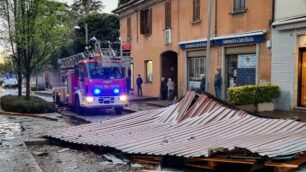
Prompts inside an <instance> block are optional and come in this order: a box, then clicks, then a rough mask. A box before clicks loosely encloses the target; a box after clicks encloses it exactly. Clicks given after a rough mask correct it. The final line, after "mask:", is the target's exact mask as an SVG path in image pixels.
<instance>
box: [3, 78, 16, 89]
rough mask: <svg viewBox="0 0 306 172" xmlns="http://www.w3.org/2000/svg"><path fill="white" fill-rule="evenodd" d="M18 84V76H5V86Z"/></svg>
mask: <svg viewBox="0 0 306 172" xmlns="http://www.w3.org/2000/svg"><path fill="white" fill-rule="evenodd" d="M17 85H18V82H17V79H16V78H13V77H12V78H5V79H4V80H3V83H2V87H3V88H16V87H17Z"/></svg>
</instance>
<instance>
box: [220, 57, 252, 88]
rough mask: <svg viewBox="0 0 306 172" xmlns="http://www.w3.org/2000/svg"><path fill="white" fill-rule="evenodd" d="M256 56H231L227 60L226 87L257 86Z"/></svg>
mask: <svg viewBox="0 0 306 172" xmlns="http://www.w3.org/2000/svg"><path fill="white" fill-rule="evenodd" d="M256 64H257V57H256V54H243V55H229V56H227V58H226V71H225V79H226V80H225V81H226V82H225V84H226V85H225V86H226V88H228V87H234V86H243V85H254V84H256Z"/></svg>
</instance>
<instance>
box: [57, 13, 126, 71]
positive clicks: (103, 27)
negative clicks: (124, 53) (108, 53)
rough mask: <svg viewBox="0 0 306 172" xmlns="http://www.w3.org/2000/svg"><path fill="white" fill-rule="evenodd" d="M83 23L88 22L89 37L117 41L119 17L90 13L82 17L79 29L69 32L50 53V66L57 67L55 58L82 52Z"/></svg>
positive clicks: (83, 44)
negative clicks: (59, 46) (55, 49)
mask: <svg viewBox="0 0 306 172" xmlns="http://www.w3.org/2000/svg"><path fill="white" fill-rule="evenodd" d="M84 23H87V24H88V31H89V33H88V35H89V38H91V37H94V36H95V37H96V38H97V39H99V40H100V41H102V42H103V41H112V42H115V41H118V40H119V25H120V24H119V17H118V16H116V15H113V14H106V13H102V14H101V13H92V14H89V15H88V16H84V17H82V18H81V19H80V20H79V22H78V25H79V26H80V27H81V29H80V30H75V31H73V32H71V33H70V34H69V36H68V37H67V39H66V40H65V42H64V43H63V45H62V46H61V48H58V49H57V51H55V52H54V53H52V61H53V63H52V66H53V67H55V68H57V67H58V66H57V59H58V58H64V57H68V56H71V55H74V54H77V53H80V52H83V51H84V50H85V49H84V48H85V47H86V44H85V28H84Z"/></svg>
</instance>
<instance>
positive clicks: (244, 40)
mask: <svg viewBox="0 0 306 172" xmlns="http://www.w3.org/2000/svg"><path fill="white" fill-rule="evenodd" d="M264 40H265V36H264V35H263V34H262V35H254V36H244V37H233V38H226V39H217V40H214V43H213V44H214V46H222V45H233V44H250V43H259V42H263V41H264Z"/></svg>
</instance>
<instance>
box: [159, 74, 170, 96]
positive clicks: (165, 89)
mask: <svg viewBox="0 0 306 172" xmlns="http://www.w3.org/2000/svg"><path fill="white" fill-rule="evenodd" d="M167 94H168V86H167V83H166V80H165V78H164V77H162V78H161V83H160V99H161V100H167Z"/></svg>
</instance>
